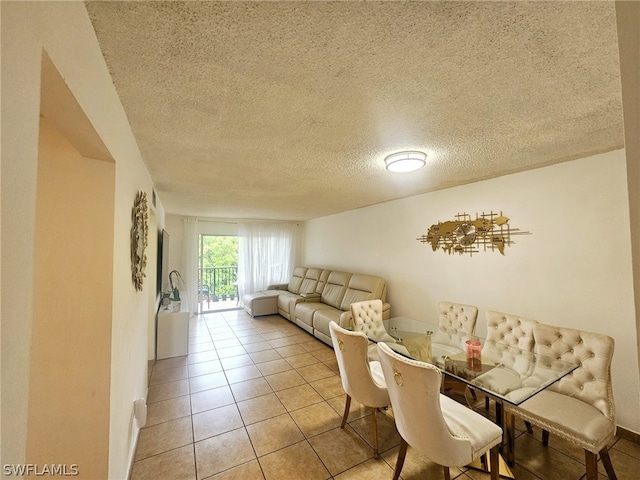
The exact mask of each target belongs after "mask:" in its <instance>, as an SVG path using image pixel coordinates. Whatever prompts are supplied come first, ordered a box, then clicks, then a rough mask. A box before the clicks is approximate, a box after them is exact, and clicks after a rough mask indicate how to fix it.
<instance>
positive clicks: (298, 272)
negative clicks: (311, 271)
mask: <svg viewBox="0 0 640 480" xmlns="http://www.w3.org/2000/svg"><path fill="white" fill-rule="evenodd" d="M307 270H308V269H307V268H306V267H296V268H294V269H293V273H292V274H291V280H289V285H287V290H289V291H290V292H291V293H296V294H298V293H300V286H301V285H302V281H303V280H304V274H305V273H307Z"/></svg>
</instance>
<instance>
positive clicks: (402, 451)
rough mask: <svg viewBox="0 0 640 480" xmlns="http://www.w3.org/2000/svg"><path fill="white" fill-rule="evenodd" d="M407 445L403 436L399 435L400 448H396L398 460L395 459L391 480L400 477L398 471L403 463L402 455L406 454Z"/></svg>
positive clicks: (396, 479)
mask: <svg viewBox="0 0 640 480" xmlns="http://www.w3.org/2000/svg"><path fill="white" fill-rule="evenodd" d="M407 446H408V445H407V442H405V440H404V438H402V437H400V450H398V460H396V469H395V471H394V472H393V480H398V478H400V472H401V471H402V466H403V465H404V457H405V456H406V455H407Z"/></svg>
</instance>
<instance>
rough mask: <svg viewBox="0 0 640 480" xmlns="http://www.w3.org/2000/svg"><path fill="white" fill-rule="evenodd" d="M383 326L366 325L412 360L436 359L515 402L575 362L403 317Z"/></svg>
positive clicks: (462, 378)
mask: <svg viewBox="0 0 640 480" xmlns="http://www.w3.org/2000/svg"><path fill="white" fill-rule="evenodd" d="M384 327H385V330H384V331H377V332H376V331H371V330H370V331H368V332H366V333H367V336H368V337H369V339H370V340H371V341H373V342H376V343H377V342H385V343H386V344H387V345H389V347H390V348H391V349H392V350H394V351H396V352H398V353H400V354H401V355H404V356H406V357H408V358H412V359H414V360H419V361H423V362H428V363H431V364H434V365H436V366H437V367H439V368H440V370H441V371H442V372H444V373H445V374H446V375H449V376H452V377H455V378H457V379H458V380H460V381H462V382H464V383H466V384H467V385H469V386H472V387H474V388H476V389H479V390H481V391H483V392H484V393H486V394H488V395H491V396H493V397H495V398H496V399H500V400H503V401H505V402H508V403H511V404H514V405H518V404H520V403H522V402H524V401H525V400H527V399H529V398H531V397H532V396H533V395H535V394H536V393H538V392H540V391H542V390H544V389H545V388H547V387H548V386H549V385H551V384H552V383H554V382H556V381H558V380H559V379H561V378H562V377H564V376H565V375H567V374H568V373H570V372H572V371H573V370H575V369H576V368H577V367H578V365H577V364H574V363H569V362H565V361H563V360H558V359H555V358H551V357H546V356H542V355H538V354H535V353H533V352H529V351H526V350H521V349H519V348H516V347H513V346H510V345H507V344H504V343H500V342H495V341H491V340H486V339H483V338H480V337H477V336H471V335H465V334H462V333H459V332H458V331H456V330H452V329H447V328H443V327H440V326H438V325H434V324H429V323H425V322H422V321H418V320H414V319H411V318H406V317H394V318H391V319H389V320H385V321H384Z"/></svg>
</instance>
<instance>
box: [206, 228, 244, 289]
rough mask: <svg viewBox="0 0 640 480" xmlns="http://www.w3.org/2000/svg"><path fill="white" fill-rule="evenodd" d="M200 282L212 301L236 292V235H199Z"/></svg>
mask: <svg viewBox="0 0 640 480" xmlns="http://www.w3.org/2000/svg"><path fill="white" fill-rule="evenodd" d="M200 240H201V242H200V246H201V251H200V260H201V262H199V264H200V267H201V268H200V279H199V281H200V284H201V285H203V286H205V289H206V290H207V291H208V293H209V295H210V297H211V299H212V301H217V299H223V298H227V297H231V298H233V296H234V295H235V294H236V286H235V285H234V284H235V282H236V281H237V279H238V237H227V236H218V235H201V238H200Z"/></svg>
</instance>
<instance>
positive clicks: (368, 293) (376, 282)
mask: <svg viewBox="0 0 640 480" xmlns="http://www.w3.org/2000/svg"><path fill="white" fill-rule="evenodd" d="M385 294H386V287H385V281H384V280H383V279H382V278H380V277H377V276H375V275H364V274H361V273H356V274H354V275H352V276H351V279H350V280H349V284H348V285H347V289H346V291H345V294H344V298H343V299H342V303H341V304H340V310H345V311H346V310H349V309H350V308H351V304H352V303H354V302H362V301H364V300H374V299H376V298H379V299H380V300H382V301H383V302H384V300H385V299H384V296H385Z"/></svg>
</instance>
